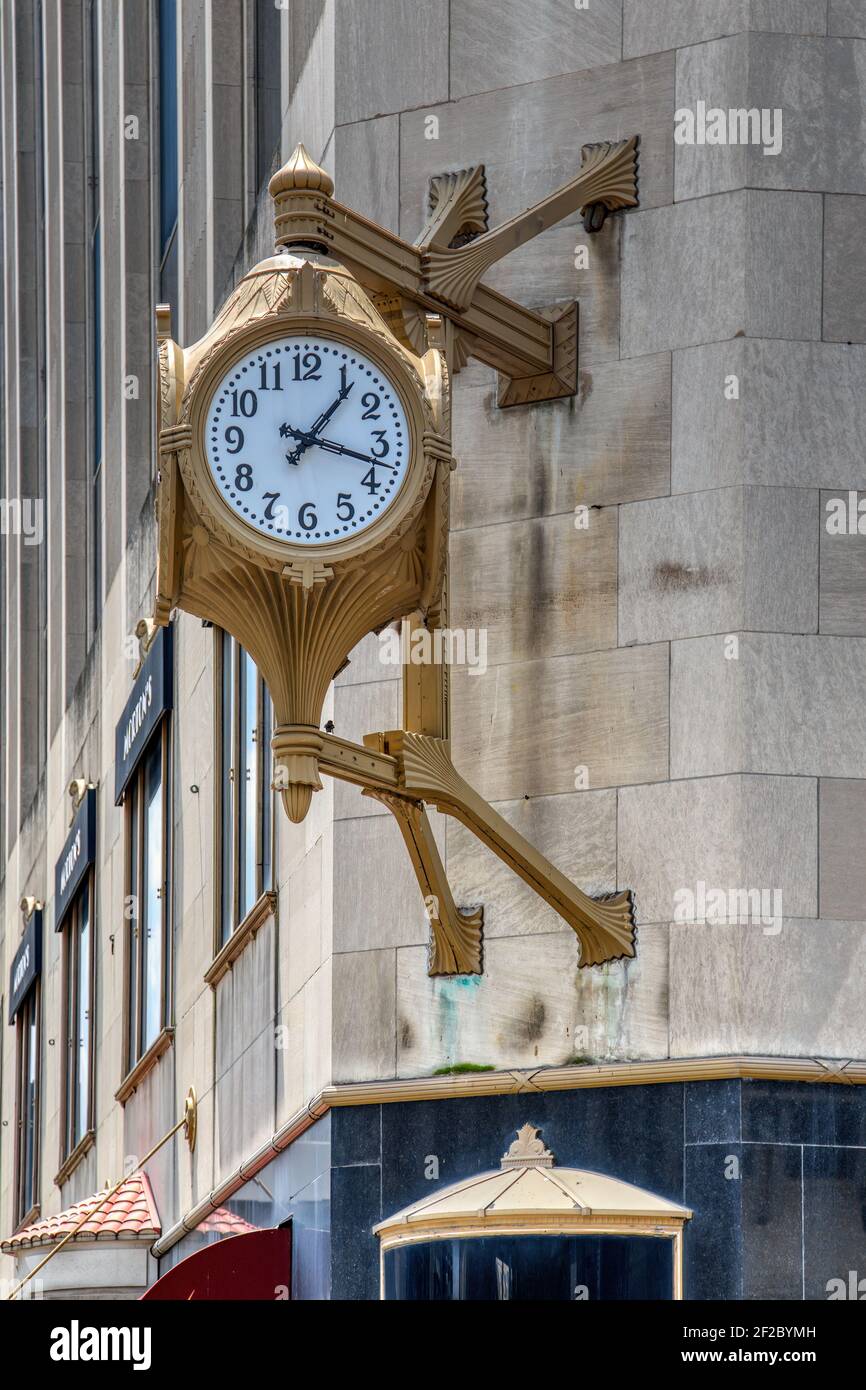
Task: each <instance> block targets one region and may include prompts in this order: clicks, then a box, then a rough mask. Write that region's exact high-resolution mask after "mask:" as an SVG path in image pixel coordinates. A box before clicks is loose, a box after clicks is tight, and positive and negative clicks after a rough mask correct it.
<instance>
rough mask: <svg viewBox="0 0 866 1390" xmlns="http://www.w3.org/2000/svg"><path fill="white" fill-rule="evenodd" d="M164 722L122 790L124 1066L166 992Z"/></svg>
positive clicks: (152, 1028) (159, 1012)
mask: <svg viewBox="0 0 866 1390" xmlns="http://www.w3.org/2000/svg"><path fill="white" fill-rule="evenodd" d="M168 760H169V724H168V721H167V720H164V721H163V723H162V724H161V725H160V728H159V730H158V731H157V732H156V733H155V734H154V736H153V738H152V739H151V743H150V746H149V748H148V749H147V752H146V753H145V754H144V755H143V757H142V759H141V762H140V763H139V765H138V767H137V768H136V771H135V773H134V774H133V777H132V779H131V781H130V783H129V786H128V788H127V791H126V796H125V802H126V905H127V906H126V916H127V920H128V931H127V941H126V971H127V988H126V1071H127V1073H128V1072H130V1071H132V1069H133V1067H135V1066H136V1064H137V1063H138V1062H139V1061H141V1059H142V1057H144V1055H145V1053H147V1052H148V1050H149V1049H150V1048H151V1047H152V1046H153V1045H154V1043H155V1042H156V1041H157V1039H158V1038H159V1036H160V1034H161V1033H162V1031H163V1029H164V1028H165V1027H166V1026H167V1023H168V1018H169V1011H170V1006H171V1000H170V997H169V980H170V975H169V966H170V955H169V949H168V943H169V921H170V912H169V874H168V833H169V832H168V825H169V820H168V796H167V794H166V789H167V787H168V785H169V780H168V766H169V762H168Z"/></svg>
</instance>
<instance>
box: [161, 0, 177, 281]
mask: <svg viewBox="0 0 866 1390" xmlns="http://www.w3.org/2000/svg"><path fill="white" fill-rule="evenodd" d="M158 42H159V292H160V299H161V300H162V303H163V304H171V305H172V306H173V307H176V306H177V299H178V265H177V261H178V244H177V243H178V237H177V214H178V131H177V0H159V25H158Z"/></svg>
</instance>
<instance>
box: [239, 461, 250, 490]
mask: <svg viewBox="0 0 866 1390" xmlns="http://www.w3.org/2000/svg"><path fill="white" fill-rule="evenodd" d="M252 485H253V468H252V464H250V463H239V464H238V471H237V473H236V474H235V487H236V488H237V490H238V492H249V491H250V489H251V487H252Z"/></svg>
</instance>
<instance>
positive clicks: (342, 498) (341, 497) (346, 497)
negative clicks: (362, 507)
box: [337, 492, 355, 521]
mask: <svg viewBox="0 0 866 1390" xmlns="http://www.w3.org/2000/svg"><path fill="white" fill-rule="evenodd" d="M341 508H345V509H346V510H341ZM354 515H355V508H354V507H353V506H352V494H351V492H338V493H337V518H338V520H340V521H351V520H352V517H353V516H354Z"/></svg>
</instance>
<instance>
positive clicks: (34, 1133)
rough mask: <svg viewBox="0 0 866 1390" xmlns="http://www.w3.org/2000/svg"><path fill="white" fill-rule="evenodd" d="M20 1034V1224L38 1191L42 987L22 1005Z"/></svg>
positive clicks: (17, 1170)
mask: <svg viewBox="0 0 866 1390" xmlns="http://www.w3.org/2000/svg"><path fill="white" fill-rule="evenodd" d="M16 1024H17V1031H18V1085H17V1097H16V1115H17V1124H18V1149H17V1164H16V1201H15V1211H16V1216H17V1219H18V1223H19V1224H20V1223H21V1222H22V1221H24V1219H25V1218H26V1217H27V1216H29V1215H30V1213H31V1212H32V1211H33V1208H34V1207H35V1206H36V1197H37V1192H38V1190H39V1177H38V1165H39V985H38V984H37V985H36V986H35V987H34V988H33V989H32V990H31V991H30V994H29V995H28V997H27V999H26V1000H25V1002H24V1003H23V1004H22V1005H21V1008H20V1009H19V1011H18V1016H17V1019H16Z"/></svg>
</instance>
